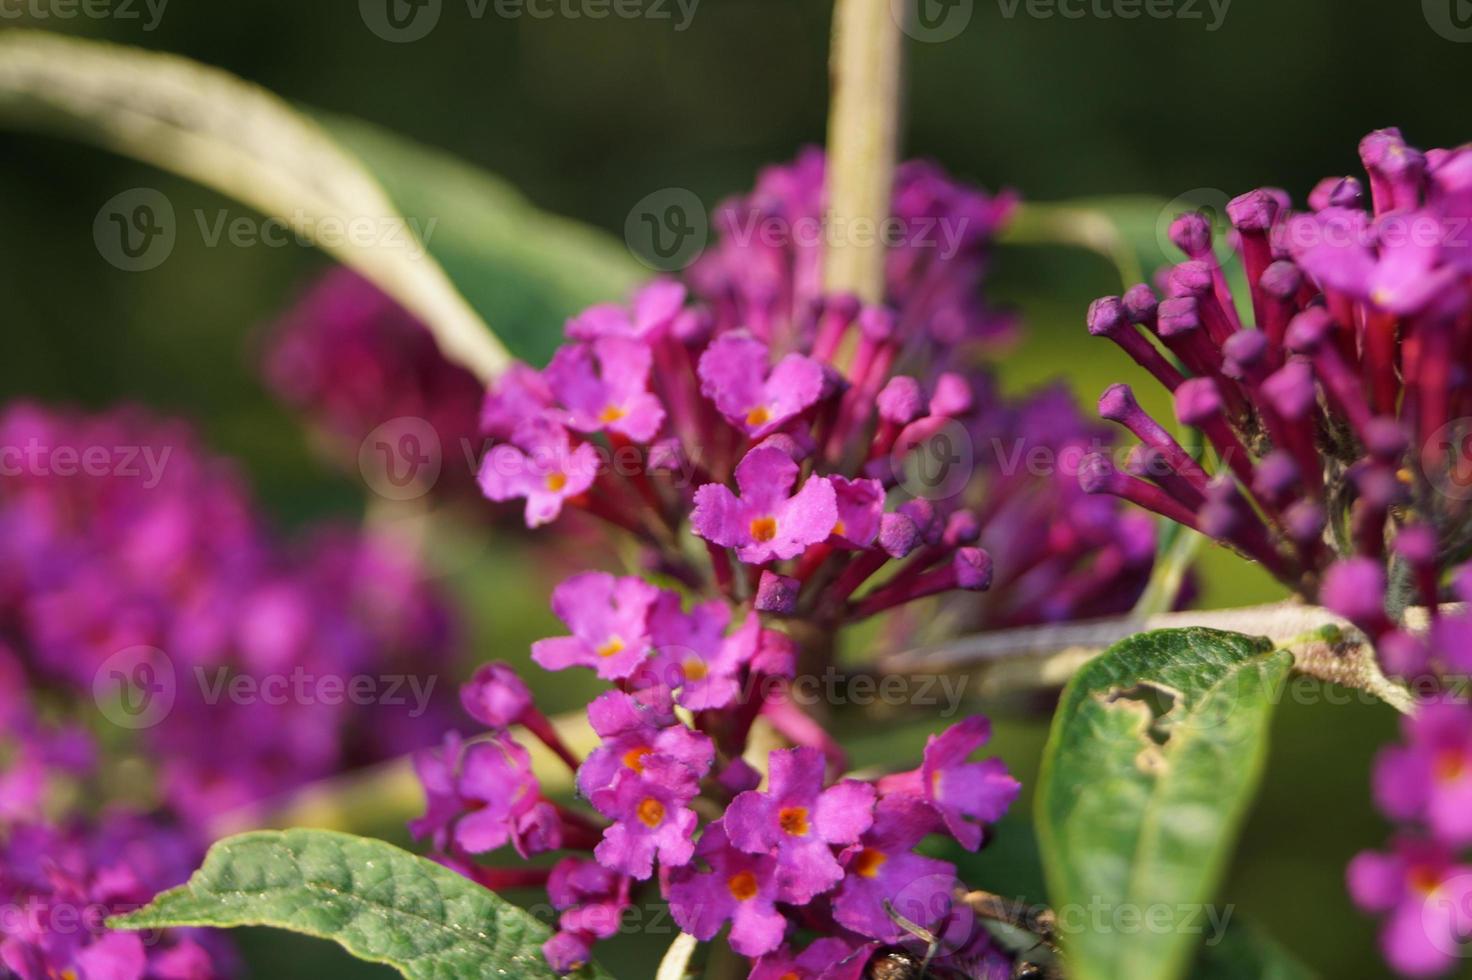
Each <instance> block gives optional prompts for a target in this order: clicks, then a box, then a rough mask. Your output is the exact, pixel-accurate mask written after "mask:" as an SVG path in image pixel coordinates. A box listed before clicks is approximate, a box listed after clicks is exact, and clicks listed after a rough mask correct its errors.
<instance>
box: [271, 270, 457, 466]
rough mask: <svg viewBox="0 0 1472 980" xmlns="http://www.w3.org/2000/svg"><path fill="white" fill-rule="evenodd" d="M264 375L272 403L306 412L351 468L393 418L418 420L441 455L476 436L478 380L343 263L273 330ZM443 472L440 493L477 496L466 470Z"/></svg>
mask: <svg viewBox="0 0 1472 980" xmlns="http://www.w3.org/2000/svg"><path fill="white" fill-rule="evenodd" d="M262 370H263V373H264V375H265V379H266V383H267V384H268V385H269V386H270V388H271V390H272V392H274V393H275V395H276V397H277V398H279V399H280V400H281V401H282V402H283V403H285V404H286V405H288V406H290V407H291V408H293V409H296V410H297V411H299V412H301V413H302V414H303V415H305V416H306V418H307V419H308V420H309V421H310V422H311V424H312V426H313V428H314V429H315V430H316V433H317V435H318V436H319V437H320V438H321V440H322V441H323V443H324V444H325V448H326V449H327V450H328V453H329V455H331V456H333V457H335V458H337V459H338V460H339V461H340V462H341V463H342V464H343V465H345V466H347V467H348V468H349V469H352V468H355V467H356V466H357V465H358V452H359V447H360V446H361V445H362V443H363V440H364V439H365V438H367V437H368V435H369V434H370V433H371V432H372V431H373V430H374V429H375V428H377V427H378V426H380V425H383V424H384V423H386V422H391V421H393V420H395V419H401V418H410V419H422V420H423V421H424V422H426V423H427V424H428V425H429V426H430V427H432V428H433V430H434V432H435V434H436V435H437V436H438V438H439V443H440V447H441V451H442V452H444V453H445V455H446V457H447V458H448V457H449V456H450V455H451V453H457V452H458V449H457V448H456V447H460V446H461V445H462V444H464V445H470V444H473V442H474V440H475V437H476V419H477V412H478V410H479V406H480V402H481V398H482V395H483V394H484V391H483V389H482V387H481V384H480V382H479V381H477V380H476V378H475V376H474V375H473V374H471V373H470V372H469V371H467V370H466V369H465V368H463V367H460V366H459V365H458V364H454V363H452V362H451V361H448V360H446V359H445V357H444V355H442V354H441V353H440V351H439V347H438V346H437V345H436V343H435V340H434V337H433V336H432V335H431V334H430V332H429V331H428V330H427V329H425V327H424V325H423V324H421V323H420V322H419V321H418V320H417V319H415V318H414V317H413V315H411V314H410V313H409V312H408V311H406V310H405V309H404V308H403V307H401V306H399V305H398V304H397V303H396V302H394V300H392V299H391V298H389V297H388V296H386V295H384V293H383V292H381V291H380V290H379V289H378V288H377V287H376V286H374V285H373V284H372V283H370V282H369V281H368V280H366V279H364V278H363V277H362V276H360V275H358V273H356V272H354V271H352V270H351V269H347V268H345V267H334V268H333V269H332V270H331V271H329V272H327V273H326V274H324V275H323V276H322V278H321V279H319V280H318V281H317V282H315V283H313V284H312V285H311V287H310V288H308V289H307V290H306V292H305V293H304V294H303V296H302V297H301V299H300V300H298V302H297V303H296V304H295V305H294V306H293V307H292V308H291V309H289V310H288V311H287V312H286V313H285V314H284V315H283V316H282V317H281V318H280V320H279V321H278V322H277V323H276V324H274V325H273V327H272V329H271V330H270V332H269V333H268V334H267V336H266V338H265V350H264V356H263V359H262ZM443 476H444V478H445V480H446V484H445V486H446V488H448V489H450V490H452V491H456V492H467V493H470V494H474V485H473V482H472V481H471V480H470V478H469V474H468V473H467V471H466V470H465V469H464V468H463V467H458V466H452V467H446V469H445V470H444V472H443Z"/></svg>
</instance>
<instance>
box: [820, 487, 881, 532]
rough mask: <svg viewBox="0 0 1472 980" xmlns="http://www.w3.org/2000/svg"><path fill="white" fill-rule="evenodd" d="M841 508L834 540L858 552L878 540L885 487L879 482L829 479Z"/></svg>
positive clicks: (834, 525)
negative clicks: (836, 539)
mask: <svg viewBox="0 0 1472 980" xmlns="http://www.w3.org/2000/svg"><path fill="white" fill-rule="evenodd" d="M828 480H829V482H830V483H832V484H833V492H834V496H835V498H836V503H837V506H838V520H837V521H835V522H834V524H833V536H834V537H836V538H840V539H841V540H842V541H843V542H844V543H845V544H849V545H852V546H853V547H855V548H867V547H869V546H870V545H872V544H873V543H874V539H875V538H877V537H878V536H879V522H880V521H881V520H882V519H883V518H884V485H883V484H882V483H880V482H879V481H878V480H850V479H847V478H846V477H842V476H831V477H829V478H828Z"/></svg>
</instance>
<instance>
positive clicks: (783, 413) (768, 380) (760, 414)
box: [699, 333, 824, 439]
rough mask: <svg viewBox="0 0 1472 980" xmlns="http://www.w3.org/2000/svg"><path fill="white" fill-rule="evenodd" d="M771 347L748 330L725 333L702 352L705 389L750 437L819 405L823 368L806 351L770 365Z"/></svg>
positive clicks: (760, 435)
mask: <svg viewBox="0 0 1472 980" xmlns="http://www.w3.org/2000/svg"><path fill="white" fill-rule="evenodd" d="M768 357H769V354H768V351H767V345H766V344H764V343H762V342H761V341H760V340H757V339H755V338H753V337H751V336H748V335H746V334H742V333H726V334H721V335H720V336H719V337H717V338H716V339H715V340H714V341H712V342H711V345H710V346H709V347H707V348H706V349H705V353H704V354H701V355H700V368H699V372H700V390H701V393H702V394H704V395H705V397H707V398H709V399H710V400H711V401H713V402H715V406H716V408H718V409H720V411H721V414H722V415H724V416H726V418H727V419H729V420H730V422H731V424H732V425H734V426H736V427H737V428H738V429H740V430H741V431H743V432H745V433H746V435H747V436H748V437H749V438H752V439H760V438H762V437H763V436H766V435H768V434H769V433H772V432H775V431H777V430H778V429H780V428H781V427H782V426H784V425H786V424H787V422H788V421H790V420H791V419H793V418H795V417H797V416H798V415H799V414H801V413H802V412H803V411H805V410H806V409H807V408H808V407H809V406H811V405H813V404H815V403H816V402H817V401H818V399H819V398H820V397H822V394H823V387H824V379H823V368H822V366H821V365H820V364H818V362H817V361H814V360H813V359H811V358H809V357H804V356H803V355H802V354H795V353H794V354H788V355H787V356H786V357H784V358H782V360H780V361H778V362H777V364H776V365H775V366H771V367H769V366H768V365H769V362H768Z"/></svg>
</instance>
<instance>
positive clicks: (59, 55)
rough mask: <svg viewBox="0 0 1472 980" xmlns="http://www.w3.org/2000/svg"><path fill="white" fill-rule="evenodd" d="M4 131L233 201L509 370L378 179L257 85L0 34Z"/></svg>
mask: <svg viewBox="0 0 1472 980" xmlns="http://www.w3.org/2000/svg"><path fill="white" fill-rule="evenodd" d="M0 124H8V125H27V126H38V127H41V128H49V129H56V130H60V131H61V132H64V133H66V134H68V135H71V136H74V137H76V138H79V139H83V140H87V141H90V142H93V143H96V144H98V145H100V146H103V147H106V148H108V149H111V150H113V151H115V152H117V153H121V154H124V155H126V156H130V157H134V158H136V159H138V160H143V161H145V162H147V163H151V164H153V165H155V166H157V167H161V168H163V169H164V170H168V171H171V172H173V173H176V174H179V175H181V176H183V177H187V178H189V179H190V180H194V181H197V182H198V183H200V184H203V185H204V186H206V187H210V188H213V189H214V190H217V191H219V192H221V193H223V194H226V195H229V196H231V197H234V198H235V199H237V200H239V201H242V202H243V203H245V204H247V205H249V206H251V207H253V208H255V209H257V210H259V211H261V212H262V213H264V214H267V215H270V216H272V217H274V218H276V219H278V220H280V221H281V222H283V223H284V224H285V225H287V226H288V227H290V228H292V229H294V230H295V231H297V232H298V233H300V234H301V235H302V236H303V237H304V238H306V239H308V240H310V241H312V242H315V243H316V244H318V245H320V246H321V247H322V248H324V249H326V250H327V251H329V252H331V253H332V254H333V255H334V256H335V257H336V258H337V259H338V260H339V261H341V262H344V263H346V264H347V265H350V266H352V267H353V268H355V269H357V270H358V271H359V272H360V273H362V274H363V275H364V276H367V277H368V278H369V279H371V280H373V281H374V282H375V283H376V284H377V285H378V286H379V287H380V288H382V289H383V290H384V291H385V292H387V293H388V294H390V295H391V296H393V297H394V298H395V299H397V300H398V301H399V302H400V303H402V304H403V305H404V306H405V307H406V308H407V309H409V310H412V311H413V312H414V313H415V314H416V315H418V316H419V318H420V319H421V320H423V321H424V322H425V324H426V325H428V326H429V328H430V329H431V330H432V331H434V333H435V336H436V339H437V340H438V342H439V344H440V346H441V348H442V349H443V350H444V352H445V355H446V356H447V357H450V358H452V359H454V360H456V361H458V362H460V363H462V364H464V365H465V366H466V367H468V368H469V369H470V370H472V371H474V372H476V374H477V375H479V376H480V377H481V378H483V379H489V378H492V377H494V376H495V375H496V374H498V373H499V372H500V371H501V370H502V369H503V368H504V367H505V366H506V364H507V363H508V360H509V356H508V354H507V352H506V350H505V348H504V347H502V346H501V343H500V341H498V340H497V339H496V336H495V335H494V334H492V333H491V331H490V330H489V329H488V328H487V326H486V324H485V322H484V321H483V320H482V319H481V318H480V317H479V316H478V315H477V314H476V312H475V310H473V309H472V308H471V307H470V305H469V304H468V303H466V301H465V299H464V298H463V297H462V296H461V295H460V293H458V292H457V291H456V290H455V287H454V286H453V285H452V284H451V282H450V280H449V279H448V278H447V277H446V275H445V272H444V270H443V269H442V268H440V266H439V264H438V263H436V262H435V261H434V259H433V258H432V257H429V256H426V255H425V254H424V250H423V247H422V245H421V242H420V240H419V235H418V234H417V233H416V231H415V229H414V227H413V225H412V224H411V223H409V222H406V221H405V220H404V217H403V216H402V215H401V214H400V213H399V212H398V211H397V210H396V209H395V207H394V204H393V202H392V201H391V200H390V199H389V197H388V195H387V194H386V193H385V192H384V190H383V188H382V187H381V186H380V185H379V183H378V181H377V180H376V179H375V178H374V177H373V175H372V174H371V173H369V172H368V170H367V169H366V168H365V167H364V166H363V164H362V163H361V162H360V161H359V160H358V159H357V158H356V157H354V156H352V155H351V154H350V153H348V152H346V151H345V150H343V149H342V148H341V147H340V146H339V145H338V144H337V143H336V142H335V141H334V140H333V139H332V138H331V137H330V136H329V135H328V134H327V133H326V131H324V130H323V129H322V128H321V127H320V126H319V125H318V124H317V123H315V122H313V121H312V120H311V119H309V118H307V117H306V116H305V115H303V114H302V113H300V112H299V111H297V110H296V109H295V108H293V107H292V106H290V105H288V104H287V103H286V102H284V101H283V100H281V99H279V98H277V97H276V96H274V95H272V94H271V93H270V92H268V91H266V90H265V89H263V88H260V87H259V86H257V85H252V84H251V83H249V82H246V81H244V80H243V79H240V78H237V77H236V76H234V75H231V74H230V73H228V72H224V71H220V70H219V69H216V68H210V67H208V66H206V65H201V64H198V63H197V62H193V61H190V60H189V59H187V58H180V57H177V56H175V55H168V54H157V53H153V52H148V51H143V50H140V49H136V48H129V47H124V46H121V45H113V44H106V43H102V42H97V41H84V40H80V39H76V38H69V37H63V36H61V35H58V34H52V33H48V32H44V31H28V30H15V29H12V30H8V31H5V32H4V33H3V34H0ZM165 205H167V200H166V199H165V201H164V202H163V204H162V205H160V204H158V202H157V201H151V203H150V204H149V205H148V211H147V212H146V215H145V216H146V218H147V220H148V221H149V223H150V226H151V227H152V226H155V225H156V226H157V227H159V228H165V227H166V226H170V225H171V223H172V220H173V218H172V214H171V213H169V214H167V215H165V216H160V212H161V211H168V212H171V211H172V209H171V208H165ZM140 208H141V206H135V207H134V208H133V209H132V210H131V211H129V212H127V213H126V214H123V213H120V214H117V215H114V217H117V218H118V219H120V220H124V219H125V218H126V217H129V216H131V217H132V218H134V219H135V220H136V219H137V218H138V217H139V215H140V214H142V213H143V212H141V210H140ZM167 231H168V233H169V234H170V235H172V233H173V232H172V228H171V227H169V228H167ZM430 237H432V236H430ZM150 240H152V235H150Z"/></svg>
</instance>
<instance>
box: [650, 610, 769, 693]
mask: <svg viewBox="0 0 1472 980" xmlns="http://www.w3.org/2000/svg"><path fill="white" fill-rule="evenodd" d="M730 619H731V607H730V606H728V605H727V604H726V603H724V602H721V601H719V600H713V601H711V602H704V603H701V604H700V605H698V606H695V607H694V608H693V609H691V610H690V612H689V613H686V612H684V611H682V610H681V608H680V597H679V596H678V595H676V594H674V593H673V592H666V593H663V594H662V595H661V596H660V600H659V602H658V603H657V604H656V605H655V607H654V612H653V613H652V614H651V615H650V618H649V632H650V637H651V639H652V641H653V643H654V656H653V657H652V658H651V659H650V661H649V665H648V667H647V668H646V669H645V670H643V671H641V675H640V676H642V674H645V673H647V674H648V675H649V676H650V677H652V678H653V679H654V680H655V682H656V683H661V684H664V685H666V686H668V687H670V688H672V689H674V690H676V691H678V694H677V696H676V700H677V701H679V703H680V704H682V705H684V706H685V707H687V708H689V709H690V710H691V711H706V710H710V709H714V708H724V707H725V706H726V705H728V704H730V703H731V702H732V701H734V700H735V699H736V695H737V694H738V693H739V692H740V690H741V687H740V684H739V682H738V677H739V675H740V671H741V669H742V668H743V667H744V666H746V665H747V664H748V663H750V662H751V660H752V658H753V657H755V656H756V652H757V644H758V642H759V640H760V637H761V620H760V618H759V617H758V616H757V615H756V613H754V612H753V613H749V614H747V617H746V619H745V620H743V621H742V624H741V625H740V626H739V627H737V629H736V631H735V632H734V633H732V634H731V635H730V636H727V635H726V626H727V624H728V623H729V621H730ZM638 680H639V676H636V677H635V682H636V683H637V682H638Z"/></svg>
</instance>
